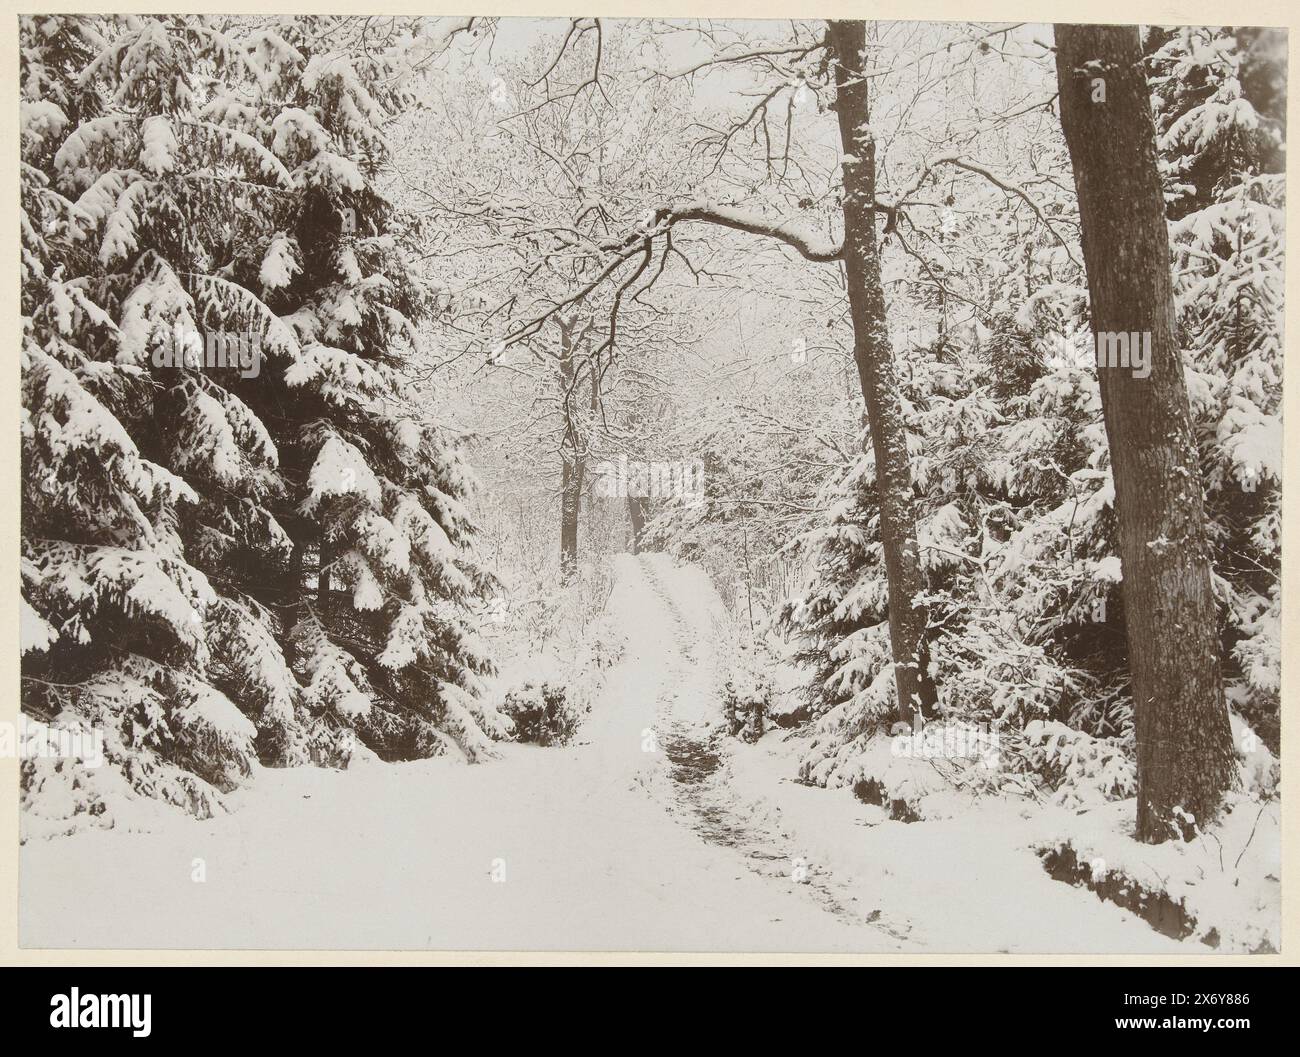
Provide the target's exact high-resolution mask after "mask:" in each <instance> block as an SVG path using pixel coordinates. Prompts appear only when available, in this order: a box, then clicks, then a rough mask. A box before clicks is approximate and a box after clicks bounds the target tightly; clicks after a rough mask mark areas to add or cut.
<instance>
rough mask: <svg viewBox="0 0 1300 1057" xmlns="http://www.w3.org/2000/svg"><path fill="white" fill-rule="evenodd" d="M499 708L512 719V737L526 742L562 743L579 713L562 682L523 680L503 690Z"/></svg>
mask: <svg viewBox="0 0 1300 1057" xmlns="http://www.w3.org/2000/svg"><path fill="white" fill-rule="evenodd" d="M501 711H502V712H503V713H504V714H505V715H507V716H508V717H510V720H511V721H512V722H513V723H514V735H513V736H514V740H515V741H519V742H524V743H527V744H530V745H566V744H568V742H569V740H570V739H571V738H572V737H573V734H574V732H575V731H576V730H577V729H578V724H579V722H580V720H581V715H580V714H579V712H578V711H577V710H576V709H574V707H573V706H572V705H571V704H570V702H569V701H568V699H567V696H566V694H565V691H564V687H562V686H554V685H552V684H551V683H525V684H524V685H523V686H521V687H517V688H516V689H513V690H510V691H508V692H507V693H506V696H505V702H504V703H503V704H502V706H501Z"/></svg>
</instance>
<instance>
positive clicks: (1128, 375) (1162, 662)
mask: <svg viewBox="0 0 1300 1057" xmlns="http://www.w3.org/2000/svg"><path fill="white" fill-rule="evenodd" d="M1056 46H1057V51H1056V74H1057V82H1058V86H1059V88H1060V99H1061V126H1062V128H1063V130H1064V132H1065V139H1066V143H1067V144H1068V146H1069V149H1070V158H1071V161H1072V163H1073V166H1074V180H1075V184H1076V186H1077V188H1078V194H1079V220H1080V226H1081V229H1082V241H1083V256H1084V263H1085V266H1086V268H1087V273H1088V293H1089V298H1090V300H1091V304H1092V328H1093V334H1094V338H1096V336H1097V335H1098V334H1102V335H1109V334H1119V333H1123V334H1128V335H1130V340H1132V335H1137V336H1138V340H1143V341H1144V340H1145V335H1148V334H1149V335H1150V362H1149V367H1150V374H1149V376H1147V377H1139V376H1138V375H1139V374H1140V373H1141V371H1135V370H1134V369H1133V367H1131V366H1123V365H1120V364H1112V363H1111V362H1110V361H1111V359H1112V357H1107V358H1106V362H1104V363H1103V356H1101V355H1099V356H1098V358H1097V359H1098V366H1097V375H1098V380H1099V382H1100V387H1101V403H1102V411H1103V415H1104V418H1105V423H1106V436H1107V439H1108V442H1109V446H1110V460H1111V473H1112V476H1113V477H1114V482H1115V512H1116V516H1117V521H1118V533H1119V549H1120V559H1121V562H1122V567H1123V576H1124V579H1123V592H1124V611H1125V618H1126V623H1127V633H1128V644H1129V667H1130V671H1131V675H1132V683H1133V712H1134V728H1135V738H1136V742H1137V785H1138V806H1137V837H1138V839H1139V840H1143V841H1148V842H1151V843H1158V842H1160V841H1163V840H1165V839H1167V838H1169V837H1171V836H1176V835H1179V834H1182V835H1186V834H1187V833H1188V831H1189V829H1190V827H1189V825H1188V821H1189V819H1194V820H1195V822H1196V824H1197V825H1200V826H1204V825H1205V823H1206V822H1207V821H1208V820H1209V819H1210V818H1211V817H1212V816H1213V815H1214V813H1215V812H1216V810H1217V809H1218V807H1219V804H1220V801H1221V799H1222V795H1223V793H1224V791H1225V790H1227V789H1229V788H1230V787H1231V786H1232V785H1233V784H1234V781H1235V756H1234V752H1233V747H1232V733H1231V728H1230V725H1229V722H1228V712H1227V708H1226V706H1225V703H1224V696H1223V686H1222V682H1221V678H1220V671H1219V638H1218V633H1217V628H1218V610H1217V606H1216V603H1215V599H1214V592H1213V587H1212V583H1211V578H1210V576H1211V564H1210V552H1209V545H1208V539H1207V533H1206V526H1205V512H1204V499H1203V495H1202V489H1201V478H1200V467H1199V464H1198V461H1197V455H1196V447H1195V445H1194V443H1193V439H1192V432H1191V426H1190V415H1189V411H1188V404H1187V389H1186V384H1185V381H1184V378H1183V366H1182V360H1181V354H1180V351H1179V346H1178V339H1177V329H1176V325H1175V317H1174V301H1173V291H1172V279H1171V271H1170V268H1171V266H1170V249H1169V233H1168V229H1167V227H1166V224H1165V206H1164V196H1163V191H1162V187H1161V181H1160V174H1159V170H1158V169H1157V167H1156V141H1155V125H1154V123H1153V120H1152V117H1151V107H1150V102H1149V95H1148V87H1147V83H1146V79H1145V77H1144V75H1143V71H1142V50H1141V43H1140V41H1139V38H1138V30H1137V28H1136V27H1134V26H1067V25H1059V26H1057V27H1056ZM1097 347H1098V348H1104V347H1105V346H1104V345H1103V343H1102V342H1101V341H1099V342H1098V346H1097ZM1111 348H1112V350H1113V349H1114V348H1115V347H1114V346H1111ZM1113 358H1114V359H1118V356H1115V357H1113ZM1131 362H1132V361H1131V360H1130V363H1131ZM1143 369H1145V368H1143Z"/></svg>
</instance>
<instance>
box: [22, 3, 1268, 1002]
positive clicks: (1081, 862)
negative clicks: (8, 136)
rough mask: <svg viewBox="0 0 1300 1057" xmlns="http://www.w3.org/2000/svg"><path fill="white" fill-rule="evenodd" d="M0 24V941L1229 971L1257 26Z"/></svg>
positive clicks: (1237, 909)
mask: <svg viewBox="0 0 1300 1057" xmlns="http://www.w3.org/2000/svg"><path fill="white" fill-rule="evenodd" d="M793 10H794V9H793V8H792V11H793ZM864 13H869V12H864ZM1044 13H1045V14H1047V13H1048V12H1047V11H1044ZM1061 13H1062V12H1051V14H1053V15H1058V16H1059V15H1060V14H1061ZM11 28H16V30H17V34H18V55H19V59H18V74H17V85H18V94H19V98H18V100H17V101H16V102H17V108H16V109H17V111H18V115H19V116H18V121H19V125H18V128H19V136H18V142H17V143H15V144H13V146H12V149H13V150H15V151H17V152H18V153H19V155H20V164H19V166H18V180H19V189H20V196H19V201H18V203H17V205H18V210H19V218H18V224H17V226H16V230H17V233H18V238H19V245H18V246H17V247H14V248H12V249H11V252H16V253H17V254H18V255H19V261H20V282H21V289H20V293H19V295H18V298H19V313H20V315H21V320H20V321H19V325H20V327H21V334H20V335H19V342H18V346H19V360H20V373H19V378H20V385H21V422H20V435H19V444H20V448H21V513H20V518H21V526H20V541H19V547H20V565H21V584H20V590H21V602H20V607H21V619H20V625H19V627H20V632H21V698H20V711H19V712H18V713H17V715H16V717H15V719H14V721H13V722H8V721H6V722H5V723H4V724H3V728H4V729H0V741H2V742H3V743H4V745H3V749H4V754H5V755H7V756H10V757H17V760H18V769H19V789H18V790H17V795H18V796H19V799H20V817H19V823H20V835H19V836H20V841H21V843H20V847H19V850H18V856H19V864H18V866H19V869H18V886H19V893H18V905H17V914H18V943H19V944H20V946H21V947H23V948H55V949H61V948H78V949H111V950H121V949H145V950H160V949H169V950H189V949H228V950H241V951H253V950H308V951H328V950H342V951H520V952H528V951H533V952H548V951H551V952H554V951H573V952H589V951H610V952H619V951H642V952H721V953H725V952H737V953H740V952H825V953H832V952H839V953H850V954H872V955H893V954H899V955H901V954H952V953H956V954H982V955H994V954H1017V955H1047V954H1073V955H1085V954H1090V955H1097V954H1102V955H1119V954H1142V955H1168V954H1180V955H1187V954H1196V955H1201V956H1204V957H1205V958H1207V959H1211V960H1212V959H1213V958H1215V957H1217V956H1223V955H1266V954H1276V953H1278V952H1279V951H1281V947H1282V941H1281V902H1282V897H1281V883H1282V879H1281V872H1282V868H1281V844H1282V838H1283V829H1282V816H1281V801H1280V780H1281V773H1280V772H1281V763H1280V759H1281V748H1280V745H1281V737H1282V734H1281V727H1282V722H1281V713H1282V707H1281V700H1282V694H1281V677H1280V669H1281V663H1282V662H1281V656H1282V652H1283V651H1282V635H1281V614H1282V590H1281V569H1282V555H1281V540H1282V508H1281V504H1282V461H1283V459H1282V456H1283V432H1282V376H1283V319H1284V285H1285V284H1284V257H1285V209H1286V205H1285V198H1286V177H1285V173H1286V157H1285V151H1286V101H1287V47H1288V41H1287V32H1286V30H1285V29H1275V28H1268V27H1258V26H1249V25H1245V26H1237V25H1231V26H1201V25H1194V26H1193V25H1142V26H1139V25H1095V24H1051V23H1043V24H1030V23H975V22H961V21H948V22H919V21H917V22H906V21H846V20H840V19H815V18H803V17H800V18H793V19H784V20H775V19H763V20H759V19H753V20H741V19H734V20H719V19H695V20H680V21H678V20H665V19H654V18H631V17H625V18H605V17H594V16H588V15H582V16H575V17H553V18H531V17H505V16H501V17H496V16H487V15H479V14H473V15H471V14H467V15H465V16H464V17H442V16H439V17H432V16H430V17H418V16H415V15H408V16H399V15H377V14H356V15H341V14H333V15H319V16H316V15H296V16H273V15H229V14H214V15H196V14H175V15H169V14H150V15H112V14H80V15H77V14H50V15H43V14H25V15H21V16H18V17H17V18H16V27H14V26H13V25H12V24H11ZM14 102H15V101H14V100H12V99H11V100H10V104H9V105H10V108H11V109H15V108H14ZM11 208H12V206H11ZM11 795H12V794H11ZM59 997H62V998H64V1002H65V1006H66V1007H67V1009H69V1010H73V1009H74V1007H76V1006H77V1002H78V998H77V996H76V992H75V991H74V992H73V993H72V997H70V998H69V997H65V996H59ZM74 1013H75V1010H74ZM57 1014H58V1009H57V1007H56V1009H55V1011H54V1014H52V1015H57ZM73 1015H74V1014H71V1013H70V1014H68V1016H73ZM143 1015H144V1014H141V1016H143ZM65 1019H67V1017H65ZM52 1023H53V1022H52ZM84 1023H85V1022H84V1021H83V1026H84ZM141 1023H143V1020H141ZM55 1026H58V1025H55ZM74 1026H75V1023H74Z"/></svg>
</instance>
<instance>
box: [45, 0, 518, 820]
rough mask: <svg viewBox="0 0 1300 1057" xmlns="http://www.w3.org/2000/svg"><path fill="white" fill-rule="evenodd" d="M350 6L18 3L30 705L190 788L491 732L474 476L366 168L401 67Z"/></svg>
mask: <svg viewBox="0 0 1300 1057" xmlns="http://www.w3.org/2000/svg"><path fill="white" fill-rule="evenodd" d="M344 31H346V26H345V25H342V24H340V23H335V22H331V21H330V20H323V19H298V20H284V21H279V20H264V19H246V18H240V19H210V18H193V17H175V18H173V17H165V18H155V17H139V18H136V17H128V18H121V19H100V18H91V17H65V16H51V17H28V18H24V19H23V20H22V24H21V44H22V86H23V87H22V92H23V112H22V116H23V142H22V150H23V168H22V173H23V177H22V178H23V290H22V297H23V313H24V336H23V396H24V420H23V456H24V505H23V571H24V592H25V594H24V648H25V649H27V650H29V652H28V653H27V654H26V655H25V658H24V672H23V676H24V695H23V704H24V708H25V709H26V710H27V711H29V712H31V713H33V714H37V715H42V716H45V717H47V718H53V717H55V716H58V717H62V718H73V717H80V718H83V719H86V720H89V721H90V722H93V723H95V724H96V725H98V726H102V727H103V729H104V730H105V733H106V741H107V744H106V749H107V751H108V755H109V759H110V762H111V763H113V764H114V765H115V767H116V768H117V769H118V770H119V771H120V772H121V773H122V774H124V775H125V776H126V778H127V780H128V781H129V782H130V784H131V785H132V786H134V787H135V788H136V789H137V790H141V791H144V792H147V793H153V794H157V795H159V796H162V797H163V798H165V799H167V800H170V801H172V802H174V803H178V804H184V805H185V806H187V807H190V808H191V809H193V810H195V811H197V812H198V813H200V814H207V813H209V812H211V810H213V808H214V807H215V805H216V803H217V802H218V798H217V797H216V795H215V792H216V790H221V789H228V788H230V787H231V786H232V785H233V784H234V783H235V782H236V781H237V780H238V778H239V777H240V776H241V775H242V774H246V773H247V772H248V770H249V768H250V766H251V764H252V761H253V760H254V758H255V757H256V756H258V755H260V756H261V757H262V758H263V759H264V760H266V761H268V762H272V763H291V762H298V761H302V760H306V759H309V758H313V759H317V760H322V761H332V762H341V761H344V760H346V759H347V758H348V756H349V755H350V753H351V752H352V751H353V750H354V748H355V745H356V737H357V736H359V737H360V739H361V741H362V742H365V743H367V744H369V745H370V746H371V748H373V749H374V751H376V752H378V753H379V754H380V755H382V756H385V757H389V758H393V757H404V756H415V755H428V754H431V753H435V752H440V751H444V750H446V749H448V748H450V747H452V746H456V747H458V748H459V749H460V750H461V751H462V752H463V753H464V754H465V755H466V756H467V757H468V758H470V759H473V758H476V757H477V756H479V755H481V754H482V753H483V752H484V751H485V750H486V748H487V746H488V741H489V738H490V736H492V735H493V734H497V733H500V732H502V731H503V730H504V727H505V725H504V723H503V721H502V719H501V718H500V717H499V716H498V715H497V714H496V713H495V712H494V711H492V710H491V709H490V708H487V707H485V706H484V705H482V704H481V703H480V697H479V696H478V691H479V684H478V676H479V675H481V674H482V673H484V672H486V671H487V670H489V667H490V662H489V661H488V659H487V658H486V657H485V656H483V654H482V651H481V649H480V648H479V647H478V646H477V644H476V642H475V640H474V636H473V633H472V630H471V627H470V624H469V622H468V621H467V610H466V603H468V602H469V601H471V600H472V599H473V598H474V597H476V596H477V595H479V594H481V593H482V592H483V591H484V590H485V589H486V588H487V587H488V586H489V584H490V578H489V577H488V576H487V575H486V574H485V573H484V572H483V571H482V570H481V569H480V568H479V567H478V565H477V564H476V563H475V561H474V558H473V555H472V535H473V528H472V525H471V524H470V521H469V518H468V516H467V514H466V512H465V510H464V507H463V505H462V499H463V498H464V497H465V495H466V493H467V491H468V490H469V489H470V488H471V487H472V483H471V479H470V478H469V476H468V473H467V471H466V468H465V467H464V465H463V464H462V462H461V459H460V455H459V451H458V443H457V439H456V438H455V437H453V436H449V435H448V434H446V433H445V432H444V431H442V430H440V429H439V428H438V427H437V425H436V424H435V423H430V422H428V421H426V420H424V419H423V418H422V417H421V415H420V413H419V409H418V408H417V407H415V406H413V404H412V402H411V401H410V399H409V398H408V397H407V395H406V393H405V386H404V382H403V373H402V371H403V367H404V366H405V365H406V364H407V363H408V362H409V360H410V355H411V350H412V349H413V347H414V344H415V342H416V340H417V338H416V335H417V329H416V328H417V326H418V324H419V320H420V318H421V317H422V315H423V314H424V313H425V312H427V311H428V310H429V308H430V304H431V302H430V300H429V298H428V297H427V295H426V292H425V289H424V287H423V285H422V284H421V282H420V281H419V278H418V276H416V274H415V273H414V271H413V269H412V265H411V260H412V259H413V256H414V254H413V251H412V236H413V228H412V225H411V224H410V222H409V221H408V220H407V219H406V218H404V217H402V216H401V215H399V214H398V213H397V212H396V211H395V210H394V209H393V208H392V207H391V206H390V205H389V204H388V203H387V202H386V201H385V199H384V198H383V196H382V195H381V194H380V193H379V192H378V191H377V190H376V188H375V183H376V181H377V179H378V178H379V176H380V173H381V169H382V166H383V164H384V160H385V157H386V145H385V142H384V138H383V134H382V131H381V126H382V124H383V123H384V121H385V120H386V118H387V115H388V113H389V108H392V107H395V106H398V105H401V104H402V102H403V98H404V92H405V88H404V87H403V86H404V84H405V83H406V82H405V80H404V77H403V74H404V73H405V72H406V70H407V65H406V63H405V62H404V60H403V57H402V55H401V54H400V50H401V49H392V48H390V49H375V50H370V51H366V52H359V53H358V54H361V55H364V57H363V58H356V59H352V60H348V59H344V58H343V57H342V56H340V55H337V54H334V53H332V52H330V51H328V50H327V48H328V43H327V42H328V41H329V39H330V35H331V33H333V32H344ZM412 43H413V41H412V40H410V39H408V40H405V41H403V42H401V44H402V45H403V46H404V47H406V48H409V47H410V46H412ZM417 43H418V41H417ZM182 363H184V364H185V365H184V366H183V365H182ZM194 368H198V369H194ZM312 572H314V573H315V574H316V579H315V582H314V583H312V584H311V585H310V586H311V587H312V588H314V590H309V583H308V580H307V577H308V575H309V574H310V573H312ZM38 763H39V766H38V765H33V766H32V767H26V768H25V779H26V780H27V781H28V782H29V783H35V782H43V781H46V780H51V768H50V767H46V766H45V764H46V763H47V761H39V762H38ZM42 769H43V770H42ZM55 769H60V770H61V769H62V764H59V765H58V766H57V767H56V768H55Z"/></svg>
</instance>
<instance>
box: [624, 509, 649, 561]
mask: <svg viewBox="0 0 1300 1057" xmlns="http://www.w3.org/2000/svg"><path fill="white" fill-rule="evenodd" d="M643 503H645V500H644V499H642V498H641V497H640V496H634V495H630V496H628V497H627V516H628V517H629V518H630V519H631V521H632V544H631V546H632V553H633V554H640V553H641V533H642V532H644V531H645V507H644V506H643V505H642V504H643Z"/></svg>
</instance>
